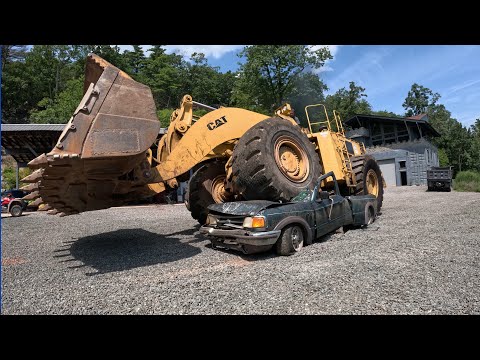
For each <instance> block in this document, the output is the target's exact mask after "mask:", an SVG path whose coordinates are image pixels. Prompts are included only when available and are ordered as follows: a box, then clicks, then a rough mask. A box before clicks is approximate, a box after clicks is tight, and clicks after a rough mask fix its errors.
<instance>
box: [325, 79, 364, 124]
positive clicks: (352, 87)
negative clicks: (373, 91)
mask: <svg viewBox="0 0 480 360" xmlns="http://www.w3.org/2000/svg"><path fill="white" fill-rule="evenodd" d="M366 97H367V94H366V93H365V88H363V87H361V86H357V85H356V84H355V82H354V81H350V83H349V87H348V89H346V88H341V89H339V90H338V91H337V92H336V93H334V94H333V95H328V96H327V98H326V99H325V102H326V107H327V110H328V111H330V112H331V111H333V110H336V111H338V112H339V114H340V118H341V119H342V121H345V120H348V119H349V118H350V117H352V116H353V115H355V114H370V113H371V112H372V106H371V105H370V103H369V102H368V101H367V100H366V99H364V98H366Z"/></svg>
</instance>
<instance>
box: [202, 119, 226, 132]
mask: <svg viewBox="0 0 480 360" xmlns="http://www.w3.org/2000/svg"><path fill="white" fill-rule="evenodd" d="M226 122H227V119H226V118H225V116H222V117H221V118H220V119H217V120H215V121H212V122H209V123H208V124H207V128H208V130H214V129H216V128H218V127H219V126H222V125H223V124H225V123H226Z"/></svg>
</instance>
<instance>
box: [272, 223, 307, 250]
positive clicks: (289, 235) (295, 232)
mask: <svg viewBox="0 0 480 360" xmlns="http://www.w3.org/2000/svg"><path fill="white" fill-rule="evenodd" d="M303 238H304V236H303V231H302V229H301V228H300V226H298V225H291V226H288V227H286V228H285V229H283V231H282V235H281V236H280V238H279V239H278V240H277V243H276V250H277V254H278V255H282V256H288V255H293V254H295V253H296V252H299V251H300V250H302V247H303Z"/></svg>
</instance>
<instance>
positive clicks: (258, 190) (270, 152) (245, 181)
mask: <svg viewBox="0 0 480 360" xmlns="http://www.w3.org/2000/svg"><path fill="white" fill-rule="evenodd" d="M232 156H233V161H232V174H233V177H232V182H233V184H234V188H235V192H236V193H239V194H241V195H242V196H243V197H244V198H245V199H247V200H271V201H278V200H282V201H288V200H290V199H291V198H293V197H294V196H295V195H297V194H298V193H299V192H300V191H301V190H303V189H305V188H306V187H310V188H313V186H314V185H315V181H316V180H317V179H318V177H319V176H320V175H321V173H322V167H321V165H320V159H319V158H318V155H317V153H316V152H315V146H314V145H313V144H312V143H311V142H310V140H309V139H308V138H307V136H306V135H305V134H304V133H302V132H301V130H300V128H299V127H298V126H295V125H293V124H292V123H290V122H289V121H287V120H284V119H281V118H270V119H267V120H264V121H261V122H260V123H258V124H257V125H255V126H253V127H252V128H251V129H249V130H248V131H247V132H246V133H245V134H244V135H243V136H242V137H241V138H240V140H239V141H238V144H237V145H236V146H235V149H234V150H233V155H232Z"/></svg>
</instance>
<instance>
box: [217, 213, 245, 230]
mask: <svg viewBox="0 0 480 360" xmlns="http://www.w3.org/2000/svg"><path fill="white" fill-rule="evenodd" d="M213 216H215V218H216V219H217V227H219V228H225V229H231V228H232V227H231V226H229V225H233V227H239V226H240V227H242V226H243V220H244V219H245V216H242V215H225V214H221V215H219V214H214V215H213Z"/></svg>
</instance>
